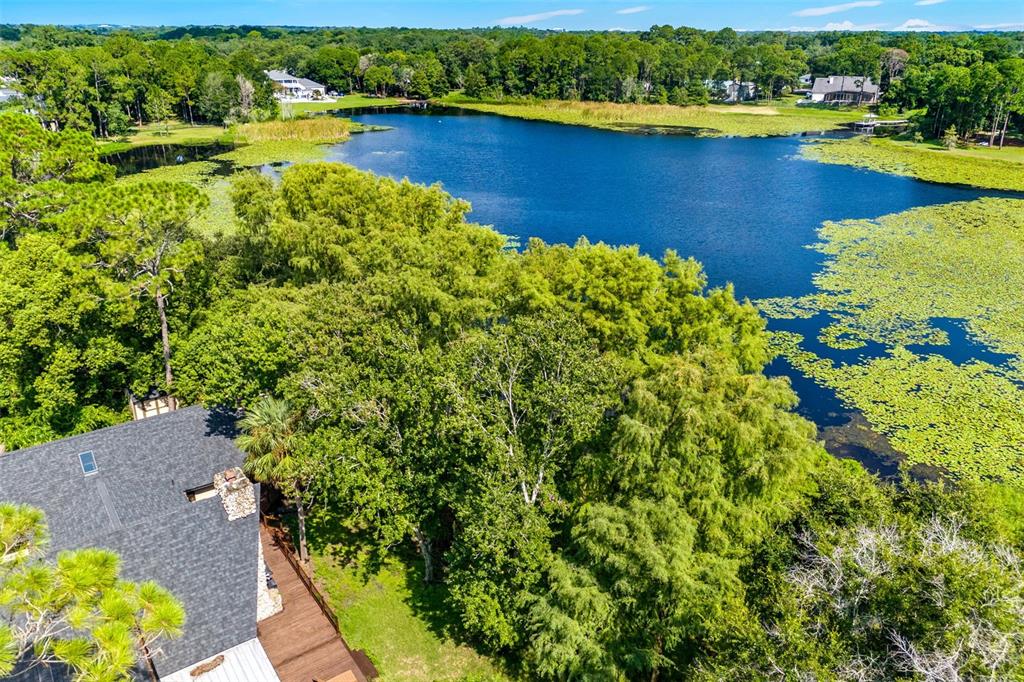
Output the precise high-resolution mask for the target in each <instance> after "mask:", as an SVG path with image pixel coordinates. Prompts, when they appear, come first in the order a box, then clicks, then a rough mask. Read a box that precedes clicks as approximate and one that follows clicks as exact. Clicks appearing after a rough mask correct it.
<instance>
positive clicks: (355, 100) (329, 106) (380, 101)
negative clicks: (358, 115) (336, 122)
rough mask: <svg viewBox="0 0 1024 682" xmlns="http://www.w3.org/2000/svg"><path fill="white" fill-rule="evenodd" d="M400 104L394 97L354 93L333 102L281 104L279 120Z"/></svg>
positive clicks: (400, 101)
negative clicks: (303, 115) (323, 112)
mask: <svg viewBox="0 0 1024 682" xmlns="http://www.w3.org/2000/svg"><path fill="white" fill-rule="evenodd" d="M401 103H402V100H400V99H396V98H394V97H370V96H368V95H360V94H358V93H356V94H352V95H345V96H344V97H339V98H338V99H337V100H336V101H334V102H292V103H285V104H281V118H292V117H294V116H301V115H302V114H312V113H316V112H319V111H339V110H341V109H358V108H359V107H393V106H396V105H398V104H401Z"/></svg>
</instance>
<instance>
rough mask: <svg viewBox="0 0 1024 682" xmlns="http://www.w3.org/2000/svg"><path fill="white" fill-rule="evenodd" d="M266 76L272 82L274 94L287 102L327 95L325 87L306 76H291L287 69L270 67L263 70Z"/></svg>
mask: <svg viewBox="0 0 1024 682" xmlns="http://www.w3.org/2000/svg"><path fill="white" fill-rule="evenodd" d="M264 73H265V74H267V78H269V79H270V81H271V82H272V83H273V84H274V93H275V96H276V97H277V98H278V99H280V100H283V101H288V102H305V101H310V100H321V99H323V98H324V97H325V96H326V95H327V89H326V88H325V87H324V86H323V85H321V84H320V83H317V82H316V81H311V80H309V79H308V78H299V77H298V76H293V75H291V74H290V73H288V72H287V71H277V70H275V69H271V70H270V71H264Z"/></svg>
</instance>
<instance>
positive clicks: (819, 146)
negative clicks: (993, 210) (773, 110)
mask: <svg viewBox="0 0 1024 682" xmlns="http://www.w3.org/2000/svg"><path fill="white" fill-rule="evenodd" d="M801 153H802V155H803V156H804V158H808V159H812V160H814V161H820V162H822V163H833V164H841V165H847V166H859V167H861V168H869V169H871V170H875V171H880V172H882V173H892V174H894V175H906V176H909V177H913V178H918V179H919V180H926V181H928V182H941V183H946V184H953V185H972V186H974V187H985V188H988V189H1004V190H1014V191H1018V192H1020V191H1024V157H1021V155H1020V153H1019V151H1018V150H1017V149H1009V148H1008V149H1003V150H999V149H986V148H980V149H969V150H947V149H940V148H937V147H935V146H933V145H929V144H923V143H913V142H898V141H895V140H889V139H885V138H871V137H855V138H850V139H846V140H821V141H817V142H814V143H811V144H805V145H804V146H803V148H802V149H801Z"/></svg>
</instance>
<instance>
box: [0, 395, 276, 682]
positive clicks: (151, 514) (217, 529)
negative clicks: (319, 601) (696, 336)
mask: <svg viewBox="0 0 1024 682" xmlns="http://www.w3.org/2000/svg"><path fill="white" fill-rule="evenodd" d="M236 435H237V431H236V426H235V415H234V414H233V413H231V412H228V411H223V410H207V409H204V408H202V407H189V408H185V409H180V410H176V411H172V412H166V413H164V414H158V415H156V416H152V417H149V418H146V419H140V420H138V421H132V422H128V423H126V424H120V425H118V426H112V427H109V428H105V429H100V430H98V431H93V432H91V433H86V434H82V435H79V436H74V437H71V438H65V439H63V440H58V441H54V442H52V443H47V444H45V445H39V446H36V447H32V448H26V449H24V450H17V451H14V452H11V453H8V454H5V455H2V456H0V500H3V501H7V502H14V503H18V504H27V505H32V506H34V507H38V508H40V509H42V510H43V511H44V512H45V513H46V520H47V523H48V525H49V531H50V544H49V546H48V551H49V552H52V553H54V554H55V553H57V552H60V551H62V550H71V549H79V548H84V547H100V548H105V549H109V550H112V551H114V552H116V553H117V554H118V555H119V556H120V557H121V573H122V576H123V577H124V578H125V579H127V580H133V581H144V580H155V581H156V582H158V583H159V584H160V585H162V586H163V587H165V588H167V589H168V590H170V591H171V592H172V593H173V594H174V595H175V596H176V597H177V598H178V599H179V600H180V601H181V602H182V604H183V605H184V607H185V612H186V623H185V626H184V634H183V635H182V637H180V638H179V639H175V640H170V641H166V642H163V643H162V644H161V645H160V649H159V651H156V652H153V664H154V666H155V668H156V671H157V673H158V674H159V676H160V679H161V680H164V681H165V682H236V681H239V682H240V681H246V682H279V677H278V675H277V673H276V672H275V669H274V667H273V665H272V664H271V661H270V659H269V658H268V656H267V654H266V652H265V651H264V648H263V646H262V645H261V643H260V640H259V639H258V638H257V620H258V619H259V617H260V616H269V615H272V614H273V613H274V610H275V606H274V600H273V598H272V597H271V596H270V595H269V594H268V593H269V591H270V587H268V582H269V581H268V578H267V573H266V568H265V565H264V562H263V554H262V549H261V545H260V526H259V511H258V509H257V500H258V499H259V491H258V487H257V486H256V485H254V484H252V483H250V482H249V480H248V479H247V478H246V477H245V475H244V474H243V473H242V470H241V468H240V467H241V465H242V461H243V455H242V453H241V452H240V451H239V450H238V448H236V447H235V444H234V438H235V436H236ZM277 609H278V610H279V609H280V600H279V599H278V601H277ZM199 665H202V666H203V667H202V669H199V670H197V666H199ZM211 666H212V667H211ZM202 670H209V672H207V673H206V674H201V675H199V676H198V677H197V676H196V673H197V672H202ZM137 677H138V679H140V680H143V679H144V680H149V679H151V677H150V676H149V675H148V674H146V673H145V672H143V671H142V669H141V667H140V671H139V674H138V675H137ZM10 679H12V680H17V681H18V682H64V681H65V680H67V679H69V678H68V674H67V671H66V670H64V669H61V668H57V667H52V666H51V667H41V666H36V667H33V668H31V669H30V670H27V671H25V670H23V671H22V672H21V673H18V672H17V671H16V673H15V674H14V675H13V676H12V677H10Z"/></svg>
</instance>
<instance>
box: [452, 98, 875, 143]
mask: <svg viewBox="0 0 1024 682" xmlns="http://www.w3.org/2000/svg"><path fill="white" fill-rule="evenodd" d="M439 103H441V104H446V105H449V106H456V107H462V108H464V109H472V110H473V111H482V112H486V113H490V114H500V115H502V116H513V117H516V118H525V119H531V120H539V121H550V122H552V123H566V124H571V125H584V126H590V127H594V128H604V129H607V130H618V131H623V132H649V133H691V134H698V135H708V136H721V135H735V136H740V137H759V136H767V135H793V134H797V133H805V132H816V131H825V130H834V129H837V128H840V127H842V126H843V125H845V124H847V123H851V122H853V121H857V120H860V118H861V117H862V116H863V115H864V111H863V110H854V109H819V108H813V107H797V106H796V105H795V104H794V103H793V100H792V99H785V100H778V101H776V102H773V103H771V104H767V103H757V104H738V105H731V106H730V105H715V104H711V105H707V106H690V107H679V106H674V105H670V104H616V103H612V102H579V101H559V100H549V101H536V102H509V103H500V102H479V101H476V100H470V99H467V98H465V97H463V96H460V95H450V96H448V97H446V98H443V99H441V100H439Z"/></svg>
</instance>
